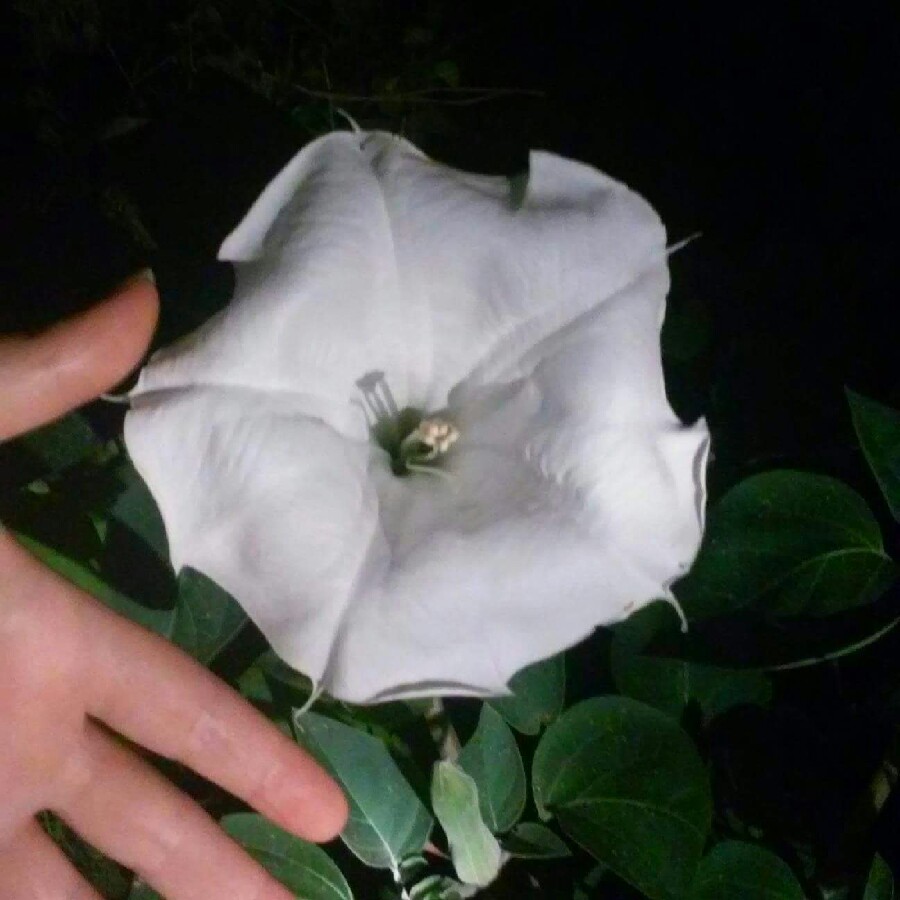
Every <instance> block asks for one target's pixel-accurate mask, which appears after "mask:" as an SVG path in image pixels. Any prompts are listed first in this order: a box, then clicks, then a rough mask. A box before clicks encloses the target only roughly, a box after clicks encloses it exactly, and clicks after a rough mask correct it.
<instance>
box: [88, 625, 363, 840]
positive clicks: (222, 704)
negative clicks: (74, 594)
mask: <svg viewBox="0 0 900 900" xmlns="http://www.w3.org/2000/svg"><path fill="white" fill-rule="evenodd" d="M94 615H95V616H96V617H98V618H100V619H102V620H103V624H102V626H100V627H97V628H95V629H94V630H93V633H94V634H95V635H96V638H95V639H96V640H97V641H98V645H99V646H101V647H102V650H99V651H98V654H97V670H96V673H95V675H94V677H93V682H94V683H95V684H96V685H97V689H96V691H95V692H94V693H93V695H92V696H91V697H90V698H89V699H88V710H89V712H90V713H91V714H92V715H94V716H95V717H96V718H98V719H101V720H102V721H104V722H105V723H107V724H108V725H109V726H110V727H112V728H113V729H114V730H116V731H119V732H121V733H122V734H125V735H127V736H128V737H129V738H131V739H132V740H134V741H136V742H137V743H139V744H142V745H143V746H145V747H148V748H149V749H151V750H153V751H155V752H156V753H159V754H161V755H163V756H166V757H168V758H170V759H175V760H178V761H179V762H181V763H184V765H186V766H188V767H189V768H191V769H193V770H194V771H195V772H199V773H200V774H202V775H204V776H205V777H207V778H209V779H210V780H212V781H214V782H216V783H217V784H219V785H221V786H222V787H224V788H225V789H226V790H228V791H230V792H231V793H232V794H235V795H236V796H238V797H241V798H242V799H243V800H245V801H246V802H247V803H249V804H250V805H251V806H253V807H254V808H256V809H257V810H259V812H261V813H262V814H263V815H265V816H266V817H267V818H269V819H272V820H273V821H275V822H278V823H279V824H280V825H282V826H283V827H285V828H287V829H288V830H290V831H293V832H294V833H296V834H299V835H300V836H302V837H305V838H307V839H308V840H312V841H325V840H330V839H331V838H333V837H335V835H337V834H338V833H339V832H340V831H341V829H342V828H343V826H344V824H345V822H346V818H347V803H346V801H345V799H344V796H343V794H342V793H341V791H340V789H339V788H338V787H337V785H336V784H335V783H334V782H333V781H332V780H331V778H330V777H329V776H328V775H327V774H326V773H325V772H324V771H323V770H322V769H321V768H320V766H319V765H318V764H317V763H315V762H314V761H313V760H312V759H311V758H310V757H309V756H308V755H307V754H306V753H305V752H304V751H302V750H301V749H300V748H299V747H298V746H297V745H296V744H295V743H294V742H293V741H292V740H290V739H289V738H288V737H286V736H285V735H284V734H283V733H282V732H281V731H280V730H279V729H278V728H277V727H276V726H275V725H273V724H272V723H271V722H269V721H268V720H267V719H266V718H265V717H264V716H262V715H261V714H260V713H259V712H257V711H256V710H255V709H254V708H253V707H252V706H251V705H250V704H249V703H247V702H246V701H244V700H243V699H242V698H241V697H240V696H239V695H238V694H236V693H235V692H234V691H232V690H231V689H230V688H229V687H228V686H227V685H225V684H224V683H223V682H222V681H220V680H219V679H218V678H216V677H215V676H214V675H212V673H210V672H209V671H208V670H207V669H204V668H203V667H202V666H201V665H199V664H198V663H196V662H194V660H192V659H191V658H190V657H188V656H187V655H186V654H184V653H182V652H181V651H180V650H178V649H176V648H175V647H174V646H173V645H171V644H169V643H168V642H167V641H164V640H162V639H160V638H157V637H156V636H155V635H152V634H150V633H149V632H146V631H144V630H143V629H140V628H137V627H136V626H134V625H132V624H131V623H129V622H127V621H125V620H124V619H120V618H118V617H116V616H113V615H112V614H110V613H109V612H108V610H106V609H104V608H97V609H96V611H95V613H94Z"/></svg>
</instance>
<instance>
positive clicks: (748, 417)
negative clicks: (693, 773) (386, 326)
mask: <svg viewBox="0 0 900 900" xmlns="http://www.w3.org/2000/svg"><path fill="white" fill-rule="evenodd" d="M2 17H3V19H4V20H5V21H4V22H3V25H4V27H3V29H2V33H3V35H4V38H3V49H4V52H3V54H2V56H3V61H4V64H5V66H6V67H7V69H8V72H7V73H6V74H5V76H4V78H3V95H4V96H3V100H4V104H3V106H4V110H3V112H4V116H3V118H4V129H3V143H4V146H3V148H2V156H0V158H2V162H3V170H2V171H3V172H4V173H5V178H4V179H3V180H4V184H3V186H2V196H0V248H2V250H0V261H2V264H0V296H2V298H3V299H2V301H0V310H2V314H0V326H2V327H3V328H5V329H10V328H13V327H16V326H21V325H26V326H34V325H37V324H38V323H41V322H44V321H48V320H51V319H52V318H54V317H56V316H58V315H59V314H60V312H61V311H62V310H64V309H66V308H69V307H71V306H73V305H78V304H83V303H84V302H86V301H87V299H88V298H89V297H91V296H92V295H96V294H97V293H98V292H100V291H102V290H104V289H107V288H108V287H109V286H110V285H111V284H112V283H114V282H115V280H116V279H118V278H119V277H121V276H123V275H124V274H126V273H127V272H128V271H129V269H130V268H133V267H134V266H135V265H138V264H143V263H146V262H150V263H152V264H153V265H154V267H155V268H156V270H157V275H158V276H159V280H160V284H161V287H162V290H163V299H164V303H165V315H164V319H163V330H162V337H163V338H166V337H168V336H171V334H173V333H177V332H178V331H180V330H184V328H186V327H189V326H190V325H193V324H196V322H197V321H199V320H202V318H204V317H205V315H207V314H208V312H209V309H210V308H211V307H212V306H214V305H215V304H216V303H218V302H220V301H219V299H218V297H219V296H220V295H221V294H222V292H223V291H224V292H225V293H226V295H227V277H228V276H227V273H223V272H221V271H219V270H218V269H215V267H213V266H212V265H211V261H212V259H213V258H214V254H215V249H216V247H217V246H218V243H219V242H220V241H221V239H222V236H223V235H225V234H227V233H228V231H229V230H230V228H231V227H232V226H233V225H234V223H235V222H236V221H237V220H238V218H239V217H240V215H241V214H242V212H243V211H244V210H245V209H246V206H247V205H248V203H249V202H250V201H251V200H252V199H253V197H254V196H255V194H256V193H257V192H258V190H259V188H260V187H261V186H262V185H264V184H265V182H266V181H267V180H268V178H270V177H271V175H272V174H273V173H274V172H275V171H277V169H278V167H279V166H280V165H281V164H282V163H283V162H284V161H285V160H286V159H287V158H289V157H290V155H291V154H292V153H293V152H294V151H295V150H296V149H297V147H298V146H300V145H301V144H302V143H303V142H304V141H305V140H307V139H308V138H309V136H310V135H311V134H313V133H316V132H320V131H322V130H324V129H327V128H328V127H329V124H330V123H329V120H331V119H333V116H334V113H333V111H332V109H331V107H330V105H329V104H328V103H327V102H326V101H324V100H321V99H314V98H310V97H308V96H306V95H304V94H303V93H302V90H303V88H304V87H305V86H311V88H312V89H319V90H325V89H326V87H327V88H329V89H331V90H333V91H335V92H337V93H339V94H342V95H343V94H351V95H354V96H362V97H365V96H373V95H374V96H383V95H385V93H387V92H388V91H390V90H394V91H395V92H397V93H399V94H400V95H401V96H402V95H403V94H404V92H405V91H406V92H410V91H416V90H418V89H421V88H422V87H423V86H424V87H429V86H432V85H434V84H435V78H434V74H433V70H434V68H435V64H440V63H441V62H442V61H445V60H449V61H450V62H451V63H452V65H453V66H455V67H456V69H457V71H458V81H459V84H460V85H461V86H472V87H481V86H484V87H489V88H490V87H512V88H518V89H523V90H530V91H536V92H540V94H541V96H532V95H530V94H524V93H523V94H521V95H514V96H497V97H495V98H493V99H488V100H487V101H486V102H481V103H475V104H472V105H462V104H460V105H456V103H457V101H458V99H459V98H458V97H457V96H456V95H454V94H452V93H450V94H443V95H441V94H436V95H430V96H429V98H427V99H424V100H423V102H416V103H405V102H402V101H400V102H395V103H371V102H359V101H353V100H339V101H336V105H339V106H341V107H343V108H346V109H347V111H348V112H350V113H351V114H352V115H353V116H355V117H356V118H357V119H358V120H359V121H360V122H361V123H362V124H363V125H369V124H371V125H380V126H382V127H393V128H398V129H402V130H403V131H405V132H406V133H407V134H409V135H410V136H411V137H412V138H413V139H415V140H417V141H418V142H419V143H421V144H422V145H423V147H424V149H425V150H426V151H427V152H429V153H431V154H432V155H434V156H436V157H439V158H440V159H442V160H445V161H447V162H449V163H453V164H456V165H459V166H461V167H468V168H472V169H475V170H483V171H507V172H511V171H515V170H516V169H518V168H521V167H522V166H523V165H524V161H525V155H526V152H527V149H528V148H529V147H542V148H546V149H550V150H553V151H557V152H559V153H562V154H565V155H570V156H574V157H577V158H580V159H584V160H586V161H589V162H591V163H594V164H595V165H597V166H598V167H600V168H603V169H605V170H607V171H609V172H610V173H612V174H614V175H615V176H617V177H619V178H621V179H623V180H625V181H626V182H628V183H629V184H631V185H633V186H634V187H635V188H636V189H638V190H639V191H640V192H641V193H643V194H644V195H645V196H646V197H647V198H648V199H649V200H650V201H651V202H652V203H653V204H654V205H655V206H656V207H657V208H658V209H659V211H660V212H661V214H662V216H663V219H664V221H665V222H666V223H667V225H668V227H669V231H670V235H671V239H672V240H673V241H675V240H678V239H680V238H683V237H686V236H688V235H690V234H693V233H694V232H697V231H700V232H702V235H703V236H702V239H701V240H699V241H696V242H695V243H693V244H692V245H690V247H689V248H688V249H686V250H684V251H682V252H681V253H680V254H678V255H677V256H676V257H675V258H674V260H673V271H674V289H673V294H672V301H671V312H672V315H671V318H670V322H669V331H670V332H671V334H670V336H674V340H673V344H672V346H671V347H670V348H669V349H670V350H672V352H670V353H669V354H668V358H667V362H668V363H669V366H670V369H671V370H672V374H671V379H672V382H673V383H672V391H673V397H674V400H675V402H676V405H677V406H679V408H680V409H681V411H683V412H684V414H685V415H686V416H693V415H696V414H697V413H699V412H701V411H702V412H704V413H705V414H706V415H707V416H708V417H709V418H710V419H711V421H712V422H713V425H714V426H717V425H721V427H718V428H715V427H714V430H716V431H717V432H718V435H717V458H718V459H719V461H720V468H719V470H717V471H719V472H722V473H726V474H724V475H723V482H725V483H727V482H728V481H730V480H732V478H733V475H732V474H731V473H730V469H729V467H730V466H731V465H733V464H735V465H736V464H738V462H740V463H741V464H744V463H746V462H747V461H756V462H757V463H759V464H760V465H766V464H769V465H770V464H772V463H773V462H778V461H785V460H786V461H791V460H793V458H794V457H802V458H803V459H804V460H806V461H807V462H809V460H810V456H811V454H812V457H814V461H816V460H818V463H819V464H820V465H827V466H828V467H833V466H834V465H838V466H841V465H844V464H845V460H843V459H842V456H844V455H845V451H846V445H847V440H848V438H849V432H848V419H847V415H846V412H845V404H844V402H843V397H842V387H843V385H844V384H849V385H850V386H852V387H854V388H855V389H857V390H859V391H861V392H863V393H869V394H872V395H874V396H876V397H879V398H880V399H882V400H885V401H887V402H890V401H892V400H894V401H896V400H897V399H898V395H897V380H896V379H895V378H893V371H892V370H893V357H894V347H895V343H896V330H895V329H894V328H893V327H892V323H891V320H890V314H891V312H892V307H893V304H894V302H895V290H896V288H895V286H896V284H897V281H898V279H897V275H898V274H900V273H898V263H897V253H896V249H895V248H896V236H897V235H896V228H895V216H896V211H897V209H898V203H897V201H898V196H900V186H898V176H897V163H896V160H897V150H898V148H900V140H898V127H900V126H898V115H897V106H898V104H897V101H896V97H897V96H900V78H898V60H900V13H898V6H897V4H892V3H888V2H885V3H872V2H862V3H849V2H845V3H821V2H818V3H803V4H758V3H757V4H716V5H715V6H712V5H696V4H694V5H691V4H683V3H670V4H659V5H644V4H640V3H587V2H573V0H566V2H556V3H540V4H534V5H531V6H526V5H524V4H511V3H490V4H468V3H454V4H451V3H435V2H431V3H426V2H386V0H385V2H374V0H355V2H354V0H340V2H338V0H332V2H307V3H299V2H295V3H293V4H291V3H288V2H275V0H270V2H267V3H266V2H263V3H248V2H233V0H232V2H229V0H222V2H207V3H203V2H194V3H185V2H180V3H176V2H168V3H149V2H141V0H131V2H118V3H109V2H106V3H103V2H100V0H94V2H87V0H37V2H33V3H28V2H25V0H20V2H18V3H14V4H13V5H12V6H11V7H7V8H6V10H5V12H4V13H3V14H2ZM236 48H237V49H236ZM266 79H268V81H267V80H266ZM392 80H393V82H395V84H394V85H393V87H392V85H391V81H392ZM323 82H324V83H323ZM297 86H299V88H298V87H297ZM420 99H422V98H420ZM337 121H338V122H340V119H338V120H337ZM135 122H139V123H140V125H139V126H138V127H133V126H134V123H135ZM129 123H130V127H132V130H130V131H128V130H125V131H124V133H122V134H121V135H119V136H117V137H111V136H110V133H111V132H115V131H116V130H117V129H119V130H124V129H127V128H128V127H129ZM223 279H224V281H223ZM211 294H213V295H215V297H214V298H213V297H211V296H210V295H211ZM176 320H179V321H177V322H176ZM685 323H687V324H686V325H685ZM676 344H677V346H676ZM686 357H688V359H687V360H686ZM686 361H689V362H690V363H691V364H692V366H691V369H690V371H687V370H686V369H685V365H684V364H685V362H686ZM680 384H683V385H684V387H683V389H682V388H680V387H679V385H680ZM714 475H715V473H714ZM716 483H717V482H716V481H715V480H714V486H715V485H716Z"/></svg>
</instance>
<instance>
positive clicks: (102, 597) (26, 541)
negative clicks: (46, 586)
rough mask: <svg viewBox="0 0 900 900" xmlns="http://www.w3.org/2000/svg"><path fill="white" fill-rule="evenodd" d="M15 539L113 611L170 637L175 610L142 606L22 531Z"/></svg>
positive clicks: (77, 563)
mask: <svg viewBox="0 0 900 900" xmlns="http://www.w3.org/2000/svg"><path fill="white" fill-rule="evenodd" d="M16 540H18V541H19V543H21V544H22V546H23V547H25V549H26V550H29V551H30V552H31V553H33V554H34V555H35V556H36V557H37V558H38V559H39V560H41V562H43V563H44V564H45V565H47V566H49V567H50V568H51V569H53V571H54V572H57V573H58V574H59V575H61V576H62V577H63V578H65V579H66V580H67V581H70V582H71V583H72V584H74V585H75V586H76V587H79V588H81V590H83V591H85V592H86V593H88V594H90V595H91V596H93V597H96V598H97V599H98V600H99V601H100V602H101V603H104V604H105V605H106V606H108V607H109V608H110V609H112V610H113V611H115V612H117V613H119V614H120V615H123V616H125V617H126V618H127V619H131V621H132V622H137V623H138V624H140V625H143V626H144V627H145V628H149V629H150V630H151V631H155V632H156V633H157V634H161V635H163V636H164V637H169V635H170V634H171V633H172V623H173V622H174V619H175V611H174V610H171V609H153V608H152V607H147V606H142V605H141V604H140V603H137V602H135V601H134V600H132V599H131V598H130V597H126V596H125V594H123V593H121V592H120V591H117V590H116V589H115V588H113V587H111V586H110V585H108V584H107V583H106V582H105V581H103V579H102V578H100V577H99V576H98V575H97V574H96V573H95V572H93V571H92V570H91V569H89V568H88V567H87V566H84V565H82V564H81V563H79V562H76V561H75V560H73V559H70V558H69V557H67V556H64V555H63V554H62V553H59V552H58V551H57V550H54V549H53V548H52V547H48V546H47V545H46V544H42V543H41V542H40V541H36V540H34V539H33V538H29V537H26V536H25V535H22V534H16Z"/></svg>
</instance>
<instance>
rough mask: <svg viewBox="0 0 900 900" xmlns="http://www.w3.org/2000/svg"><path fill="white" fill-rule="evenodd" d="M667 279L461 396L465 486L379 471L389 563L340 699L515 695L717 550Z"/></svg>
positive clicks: (666, 591)
mask: <svg viewBox="0 0 900 900" xmlns="http://www.w3.org/2000/svg"><path fill="white" fill-rule="evenodd" d="M667 285H668V279H667V275H666V272H665V269H664V267H657V269H656V270H653V271H650V272H648V273H647V274H646V275H645V276H644V277H643V278H642V279H640V280H638V281H637V282H636V283H635V284H633V285H632V286H631V287H629V288H628V289H627V290H624V291H621V292H620V293H619V294H617V295H616V296H615V297H613V298H610V299H609V300H608V301H607V303H606V304H604V305H603V307H602V308H600V309H599V310H597V311H596V312H595V313H594V314H593V315H592V317H591V319H590V321H583V322H580V323H579V324H578V327H577V328H576V327H573V328H572V329H571V330H569V331H568V332H566V333H562V334H558V335H556V336H555V339H554V340H553V341H549V342H547V344H546V345H545V346H544V347H543V348H542V351H541V353H539V354H537V355H536V357H535V359H534V360H532V361H531V365H530V368H531V372H530V374H529V375H528V376H527V377H524V378H522V379H520V380H519V381H517V382H514V383H510V384H505V385H498V386H495V387H482V388H479V389H475V388H471V387H468V386H467V392H466V393H465V394H464V392H462V391H460V392H458V394H457V395H456V397H455V398H454V399H456V400H458V401H459V403H460V405H459V406H458V407H457V408H456V409H455V410H454V409H453V408H451V411H450V415H451V416H452V415H453V413H454V411H455V412H456V414H457V416H456V418H457V422H458V424H459V426H460V432H461V437H460V441H459V443H458V445H457V446H456V447H455V448H454V450H452V451H451V454H450V456H449V457H448V460H447V462H448V472H449V474H450V480H449V481H447V480H444V479H438V478H428V477H427V476H418V477H410V478H406V479H397V478H393V477H392V476H390V475H389V474H387V473H386V472H384V471H383V469H378V468H373V471H372V477H373V479H374V481H375V483H376V484H377V486H378V493H379V498H380V517H381V521H382V525H383V529H384V533H385V535H387V542H388V546H389V550H390V560H389V563H388V564H387V566H386V568H385V569H383V570H382V574H381V575H380V576H378V579H379V580H373V581H369V582H367V583H365V584H360V586H359V591H358V593H357V595H356V597H355V598H354V599H353V601H351V603H350V604H349V606H348V611H347V615H346V616H345V619H344V621H343V623H342V626H341V629H340V631H339V633H338V636H337V640H336V643H335V648H334V651H333V657H332V661H331V664H330V665H329V669H328V671H327V673H326V678H325V681H326V683H327V685H328V689H329V691H330V692H331V693H334V694H335V695H337V696H340V697H343V698H345V699H350V700H356V701H360V702H361V701H366V700H372V699H378V700H385V699H394V698H397V697H413V696H420V695H428V694H432V693H448V694H460V693H469V694H477V695H490V694H497V693H502V692H503V691H504V690H505V686H506V683H507V682H508V680H509V678H510V677H511V676H512V675H513V674H514V673H515V672H516V671H518V670H519V669H520V668H522V667H523V666H525V665H526V664H528V663H530V662H534V661H535V660H538V659H542V658H544V657H547V656H549V655H551V654H553V653H556V652H557V651H559V650H562V649H563V648H565V647H568V646H571V645H572V644H573V643H575V642H576V641H578V640H580V639H581V638H583V637H585V636H587V635H588V634H589V633H590V632H591V631H592V630H593V629H594V628H595V627H596V626H597V625H603V624H612V623H614V622H617V621H620V620H621V619H623V618H625V617H627V616H628V615H629V614H630V613H631V612H632V611H634V610H635V609H638V608H639V607H641V606H643V605H645V604H646V603H649V602H651V601H652V600H654V599H657V598H660V597H669V596H670V585H671V583H672V582H673V581H674V580H675V579H677V578H678V577H680V576H681V575H682V574H684V573H685V572H686V571H687V569H688V567H689V566H690V564H691V562H692V560H693V558H694V556H695V554H696V552H697V549H698V546H699V543H700V538H701V534H702V529H703V508H704V504H705V483H704V478H705V469H706V456H707V452H708V447H709V435H708V431H707V429H706V426H705V424H704V423H703V422H699V423H697V424H696V425H694V426H691V427H684V426H682V425H681V424H680V422H679V421H678V419H677V418H676V417H675V415H674V413H673V412H672V410H671V409H670V407H669V405H668V402H667V401H666V398H665V392H664V389H663V382H662V370H661V364H660V360H659V325H660V321H661V316H660V312H661V309H662V304H663V301H664V297H665V291H666V289H667ZM370 575H372V576H375V571H374V570H372V571H370ZM379 581H380V584H379ZM378 647H381V648H382V649H381V651H380V652H379V650H378V649H376V648H378ZM362 660H364V663H363V662H362Z"/></svg>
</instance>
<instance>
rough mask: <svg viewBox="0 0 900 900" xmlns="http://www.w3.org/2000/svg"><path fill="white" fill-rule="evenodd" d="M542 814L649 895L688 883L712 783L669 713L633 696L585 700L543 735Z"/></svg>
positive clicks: (536, 775)
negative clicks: (552, 817) (556, 822)
mask: <svg viewBox="0 0 900 900" xmlns="http://www.w3.org/2000/svg"><path fill="white" fill-rule="evenodd" d="M532 780H533V781H532V783H533V789H534V800H535V804H536V805H537V808H538V813H539V814H540V816H541V817H542V818H544V819H547V818H550V817H551V816H555V817H556V818H557V820H558V822H559V825H560V827H561V828H562V830H563V831H564V832H565V833H566V834H567V835H569V837H571V838H572V839H573V840H575V841H576V842H578V843H579V844H580V845H581V846H582V847H584V848H585V849H586V850H587V851H588V852H590V853H591V854H592V855H593V856H594V857H595V858H596V859H597V860H598V861H599V862H601V863H604V864H606V865H608V866H609V867H610V869H612V870H613V871H614V872H616V874H617V875H619V876H620V877H621V878H623V879H625V880H626V881H628V882H630V883H631V884H632V885H634V887H636V888H637V889H638V890H640V891H643V892H644V893H645V894H646V895H647V896H648V897H649V898H651V900H676V898H680V897H682V896H683V895H684V894H685V892H686V891H687V889H688V887H689V885H690V883H691V879H692V878H693V875H694V869H695V868H696V865H697V863H698V861H699V859H700V854H701V852H702V850H703V845H704V843H705V841H706V835H707V832H708V831H709V824H710V816H711V798H710V789H709V782H708V779H707V774H706V771H705V769H704V767H703V763H702V762H701V760H700V758H699V756H698V755H697V752H696V750H695V749H694V746H693V744H692V743H691V741H690V739H689V738H688V736H687V735H686V734H685V732H684V731H682V730H681V729H680V728H679V727H678V725H677V724H676V723H675V722H673V721H672V719H670V718H669V717H668V716H666V715H665V714H663V713H661V712H659V711H658V710H655V709H652V708H651V707H649V706H645V705H644V704H642V703H638V702H637V701H635V700H631V699H629V698H627V697H600V698H594V699H592V700H585V701H583V702H582V703H579V704H577V705H575V706H573V707H572V708H571V709H569V710H568V711H567V712H565V713H564V714H563V715H562V716H561V717H560V719H559V720H558V721H557V722H555V723H554V724H553V725H551V726H550V727H549V728H548V729H547V731H546V733H545V734H544V736H543V737H542V739H541V741H540V743H539V744H538V748H537V750H536V752H535V756H534V764H533V771H532Z"/></svg>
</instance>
